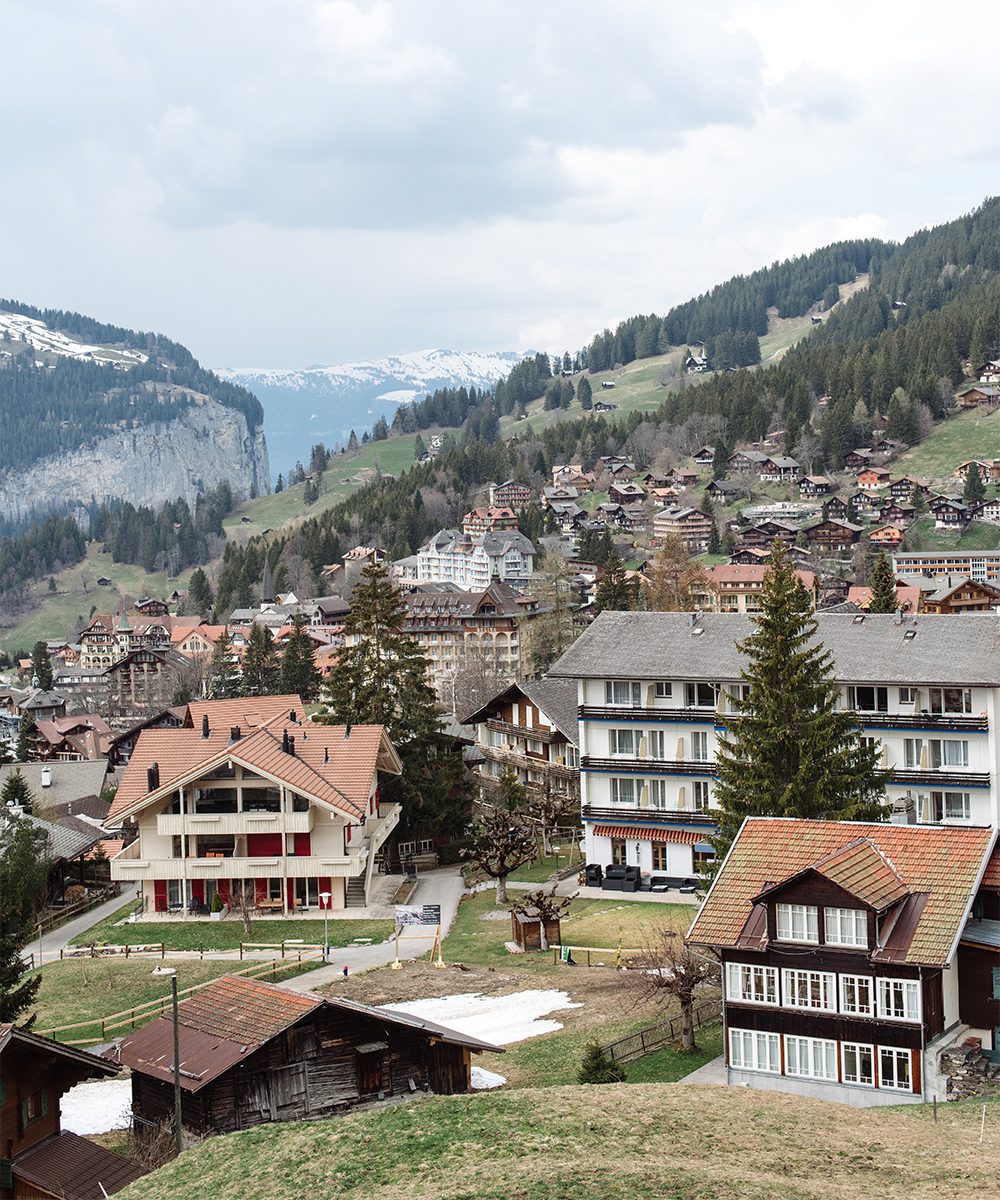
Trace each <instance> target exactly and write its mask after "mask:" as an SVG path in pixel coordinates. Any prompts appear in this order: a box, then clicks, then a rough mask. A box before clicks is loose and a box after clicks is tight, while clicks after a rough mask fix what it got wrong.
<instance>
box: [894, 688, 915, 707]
mask: <svg viewBox="0 0 1000 1200" xmlns="http://www.w3.org/2000/svg"><path fill="white" fill-rule="evenodd" d="M919 694H920V689H919V688H915V687H901V688H900V689H899V703H900V704H916V702H917V697H918V696H919Z"/></svg>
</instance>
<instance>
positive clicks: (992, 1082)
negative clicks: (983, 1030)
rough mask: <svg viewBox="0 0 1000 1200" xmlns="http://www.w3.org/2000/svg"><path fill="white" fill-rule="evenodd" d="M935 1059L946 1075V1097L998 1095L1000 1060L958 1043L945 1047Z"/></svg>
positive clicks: (951, 1098) (999, 1093) (957, 1098)
mask: <svg viewBox="0 0 1000 1200" xmlns="http://www.w3.org/2000/svg"><path fill="white" fill-rule="evenodd" d="M938 1063H939V1066H940V1071H941V1074H942V1075H944V1076H946V1077H947V1079H948V1099H949V1100H968V1099H970V1098H971V1097H975V1096H996V1095H1000V1063H995V1062H990V1060H989V1058H987V1057H986V1056H985V1055H984V1054H983V1053H982V1052H981V1051H980V1050H977V1049H975V1048H969V1049H964V1048H962V1047H960V1046H959V1047H956V1048H955V1049H953V1050H944V1051H942V1052H941V1056H940V1058H939V1059H938Z"/></svg>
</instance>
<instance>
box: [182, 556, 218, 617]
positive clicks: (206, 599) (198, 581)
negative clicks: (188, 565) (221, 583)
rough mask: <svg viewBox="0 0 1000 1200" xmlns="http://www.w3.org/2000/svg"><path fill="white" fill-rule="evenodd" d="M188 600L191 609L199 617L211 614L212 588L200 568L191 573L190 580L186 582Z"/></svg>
mask: <svg viewBox="0 0 1000 1200" xmlns="http://www.w3.org/2000/svg"><path fill="white" fill-rule="evenodd" d="M188 600H189V601H190V602H191V607H192V608H193V609H194V611H195V612H196V613H198V614H199V615H200V616H202V617H207V616H208V615H209V613H211V611H212V604H213V601H214V597H213V596H212V586H211V584H210V583H209V582H208V576H207V575H206V574H205V572H204V571H203V570H202V569H201V567H196V568H195V569H194V570H193V571H192V572H191V579H190V580H189V582H188Z"/></svg>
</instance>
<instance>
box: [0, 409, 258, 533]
mask: <svg viewBox="0 0 1000 1200" xmlns="http://www.w3.org/2000/svg"><path fill="white" fill-rule="evenodd" d="M188 398H189V399H193V403H191V404H190V406H189V407H187V408H186V409H185V410H184V411H183V412H182V413H181V414H180V415H179V416H177V417H175V418H174V419H173V420H171V421H164V422H155V423H153V424H149V425H143V426H140V427H139V428H136V429H128V430H126V429H122V430H121V431H115V432H112V433H110V434H108V435H107V436H104V437H101V438H99V439H98V440H96V441H95V442H94V443H93V444H92V445H90V446H87V447H85V448H81V449H79V450H71V451H68V452H66V453H62V454H51V455H48V456H47V457H45V458H41V459H39V460H37V461H36V462H34V463H33V464H32V465H31V466H30V467H27V468H25V469H23V470H16V471H9V472H7V473H5V474H4V475H3V477H2V478H0V520H8V521H19V520H23V519H24V518H26V517H30V516H33V515H39V514H42V513H45V512H49V511H52V510H64V509H66V508H69V507H71V506H73V505H74V504H75V503H76V502H80V503H84V504H86V503H88V502H89V501H90V500H91V499H95V500H97V501H98V502H101V501H104V500H112V499H114V500H129V501H131V502H132V503H133V504H135V505H141V504H147V505H151V506H153V507H156V506H159V505H160V504H163V503H164V501H167V500H174V499H176V498H178V497H182V498H183V499H185V500H187V501H188V503H189V504H192V505H193V503H194V501H195V499H196V498H197V497H198V495H199V494H200V493H202V492H203V491H205V490H206V489H207V488H212V487H215V486H217V485H218V484H220V483H221V482H222V481H223V480H227V481H228V482H229V484H230V485H231V487H232V489H233V492H234V494H235V495H237V496H243V497H246V496H249V495H250V494H251V492H254V493H256V494H264V493H265V492H269V491H270V490H271V489H270V471H269V466H268V460H267V445H266V444H265V441H264V431H263V429H261V428H258V429H256V430H255V431H253V432H251V431H250V429H249V427H248V424H247V419H246V417H245V416H244V415H243V413H241V412H239V411H237V410H236V409H234V408H228V407H225V406H224V405H222V404H220V403H218V402H217V401H215V400H213V399H211V398H209V397H208V396H198V397H197V398H193V397H191V396H190V393H189V394H188Z"/></svg>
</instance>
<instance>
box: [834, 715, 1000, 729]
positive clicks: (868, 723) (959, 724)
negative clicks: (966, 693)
mask: <svg viewBox="0 0 1000 1200" xmlns="http://www.w3.org/2000/svg"><path fill="white" fill-rule="evenodd" d="M856 716H857V718H858V723H859V724H860V725H861V726H863V727H864V728H865V729H926V730H929V731H931V732H934V731H939V732H945V733H947V732H956V733H969V732H971V733H988V732H989V728H990V722H989V718H988V717H987V715H986V713H980V714H979V715H978V716H970V715H968V714H965V715H961V714H959V713H930V712H919V713H912V714H907V713H880V712H859V713H856Z"/></svg>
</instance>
